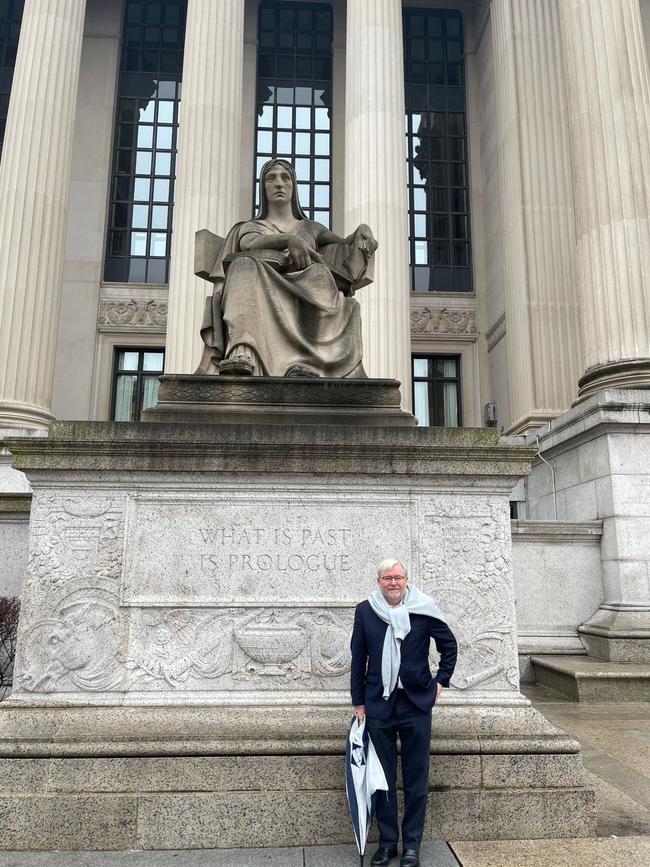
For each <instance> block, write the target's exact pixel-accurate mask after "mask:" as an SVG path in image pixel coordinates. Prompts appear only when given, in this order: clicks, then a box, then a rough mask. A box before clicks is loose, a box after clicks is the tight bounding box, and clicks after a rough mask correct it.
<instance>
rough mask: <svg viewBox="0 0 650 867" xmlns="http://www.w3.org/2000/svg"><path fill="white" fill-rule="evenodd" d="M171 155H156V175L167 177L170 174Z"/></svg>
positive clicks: (160, 153)
mask: <svg viewBox="0 0 650 867" xmlns="http://www.w3.org/2000/svg"><path fill="white" fill-rule="evenodd" d="M171 161H172V158H171V154H168V153H164V152H158V153H156V174H157V175H169V173H170V172H171Z"/></svg>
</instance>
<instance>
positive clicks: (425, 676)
mask: <svg viewBox="0 0 650 867" xmlns="http://www.w3.org/2000/svg"><path fill="white" fill-rule="evenodd" d="M410 620H411V631H410V632H409V634H408V635H407V636H406V638H404V640H403V641H402V648H401V650H402V654H401V656H402V659H401V665H400V670H399V679H400V680H401V681H402V686H403V687H404V690H405V691H406V694H407V696H408V697H409V698H410V700H411V701H412V702H413V704H414V705H415V706H416V707H419V708H420V710H423V711H429V710H431V708H432V707H433V705H434V702H435V700H436V693H437V689H438V686H437V685H438V684H439V683H440V684H442V685H443V686H449V679H450V677H451V676H452V674H453V673H454V668H455V666H456V656H457V653H458V645H457V643H456V639H455V638H454V634H453V632H452V631H451V629H450V628H449V627H448V626H447V624H446V623H443V622H442V620H438V619H437V618H435V617H427V616H425V615H424V614H411V615H410ZM387 628H388V624H387V623H384V621H383V620H382V619H381V618H380V617H378V616H377V615H376V614H375V612H374V611H373V610H372V608H371V606H370V603H369V602H368V600H367V599H366V600H365V601H364V602H361V603H360V604H359V605H357V607H356V610H355V612H354V628H353V630H352V641H351V642H350V649H351V650H352V672H351V675H350V692H351V694H352V704H353V705H354V706H355V707H359V706H361V705H365V708H366V714H367V715H368V716H370V717H376V718H377V719H386V718H387V717H388V716H389V715H390V713H391V708H392V705H393V702H394V701H395V695H396V692H397V690H393V693H392V695H391V696H390V697H389V698H388V700H386V699H384V698H383V692H384V685H383V683H382V679H381V656H382V650H383V647H384V636H385V635H386V630H387ZM432 638H433V640H434V641H435V644H436V648H437V649H438V652H439V653H440V665H439V667H438V672H437V674H436V676H435V677H433V676H432V674H431V669H430V668H429V648H430V645H431V639H432Z"/></svg>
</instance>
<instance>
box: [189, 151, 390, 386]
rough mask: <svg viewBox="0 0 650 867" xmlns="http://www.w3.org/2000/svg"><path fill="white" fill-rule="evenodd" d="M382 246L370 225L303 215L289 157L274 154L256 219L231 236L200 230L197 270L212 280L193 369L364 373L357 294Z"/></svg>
mask: <svg viewBox="0 0 650 867" xmlns="http://www.w3.org/2000/svg"><path fill="white" fill-rule="evenodd" d="M376 249H377V241H376V240H375V239H374V237H373V234H372V232H371V230H370V229H369V228H368V226H366V225H361V226H359V227H358V229H356V231H355V232H353V233H352V234H351V235H350V236H349V237H348V238H346V239H343V238H340V237H339V236H338V235H336V234H335V233H334V232H331V231H330V230H329V229H327V228H326V227H325V226H323V225H322V224H321V223H316V222H314V221H313V220H309V219H307V217H306V215H305V213H304V212H303V210H302V208H301V207H300V204H299V202H298V191H297V185H296V175H295V172H294V170H293V166H292V165H291V164H290V163H288V162H286V161H285V160H280V159H274V160H269V162H267V163H266V164H265V165H264V166H263V167H262V171H261V173H260V209H259V212H258V214H257V215H256V216H255V218H254V219H252V220H249V221H247V222H243V223H237V224H236V225H235V226H233V228H232V229H231V230H230V231H229V232H228V235H227V237H226V238H225V240H222V239H220V238H217V237H216V236H215V235H213V234H212V233H209V232H205V231H203V232H198V233H197V263H199V264H195V272H196V273H197V274H199V275H200V276H203V277H205V278H206V279H208V280H210V281H211V282H212V283H214V291H213V293H212V296H211V297H208V298H207V299H206V310H205V316H204V320H203V325H202V327H201V336H202V338H203V341H204V343H205V351H204V353H203V358H202V360H201V364H200V365H199V368H198V369H197V373H219V374H221V375H222V376H223V375H231V376H243V375H257V376H289V377H293V376H309V377H318V376H323V377H335V378H341V377H365V375H366V374H365V372H364V369H363V365H362V346H361V317H360V308H359V304H358V303H357V301H355V299H354V297H353V296H354V293H355V292H356V290H357V289H359V288H360V287H362V286H365V285H367V284H368V283H370V282H371V281H372V272H373V264H374V261H373V260H374V252H375V250H376ZM206 250H207V251H210V252H211V254H212V255H211V256H210V255H209V254H208V255H206ZM215 252H216V261H215V258H214V254H215ZM201 262H202V263H203V264H201ZM206 262H207V263H209V264H207V265H206V264H205V263H206Z"/></svg>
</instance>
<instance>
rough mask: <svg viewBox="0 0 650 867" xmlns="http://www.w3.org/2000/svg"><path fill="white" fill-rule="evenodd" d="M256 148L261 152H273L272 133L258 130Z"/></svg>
mask: <svg viewBox="0 0 650 867" xmlns="http://www.w3.org/2000/svg"><path fill="white" fill-rule="evenodd" d="M257 150H258V152H259V151H261V152H262V153H268V154H270V153H272V152H273V133H272V132H267V131H266V130H260V131H259V132H258V133H257Z"/></svg>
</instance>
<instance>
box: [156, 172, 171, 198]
mask: <svg viewBox="0 0 650 867" xmlns="http://www.w3.org/2000/svg"><path fill="white" fill-rule="evenodd" d="M153 200H154V202H168V201H169V181H168V180H167V179H166V178H156V179H155V181H154V182H153Z"/></svg>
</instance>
